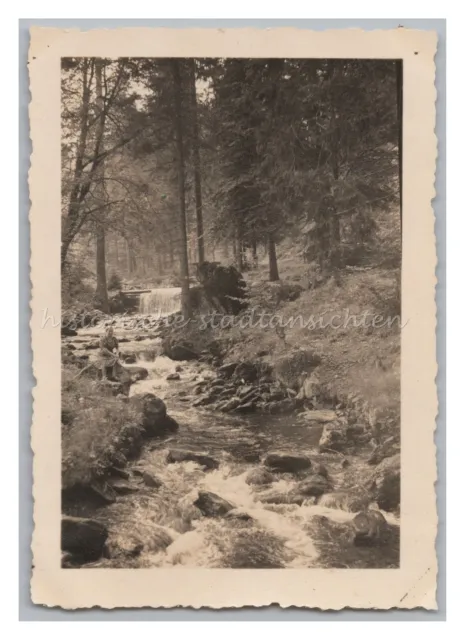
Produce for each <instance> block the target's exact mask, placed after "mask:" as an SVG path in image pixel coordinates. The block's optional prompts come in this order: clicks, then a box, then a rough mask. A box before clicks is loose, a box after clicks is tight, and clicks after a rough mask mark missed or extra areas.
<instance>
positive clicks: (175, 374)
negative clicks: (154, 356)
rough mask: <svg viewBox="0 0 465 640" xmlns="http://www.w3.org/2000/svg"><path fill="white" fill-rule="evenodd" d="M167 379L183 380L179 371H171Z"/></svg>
mask: <svg viewBox="0 0 465 640" xmlns="http://www.w3.org/2000/svg"><path fill="white" fill-rule="evenodd" d="M166 379H167V380H181V376H180V375H179V373H169V374H168V375H167V376H166Z"/></svg>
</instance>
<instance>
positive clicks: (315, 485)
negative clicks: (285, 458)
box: [297, 474, 329, 496]
mask: <svg viewBox="0 0 465 640" xmlns="http://www.w3.org/2000/svg"><path fill="white" fill-rule="evenodd" d="M328 489H329V482H328V480H327V479H326V478H324V477H323V476H319V475H316V474H315V475H311V476H310V477H308V478H305V480H302V482H299V484H298V486H297V492H298V493H300V494H302V495H304V496H321V495H323V493H326V491H328Z"/></svg>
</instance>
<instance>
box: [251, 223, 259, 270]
mask: <svg viewBox="0 0 465 640" xmlns="http://www.w3.org/2000/svg"><path fill="white" fill-rule="evenodd" d="M252 265H253V268H254V269H256V268H257V267H258V255H257V237H256V235H255V232H254V233H253V235H252Z"/></svg>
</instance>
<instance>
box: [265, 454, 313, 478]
mask: <svg viewBox="0 0 465 640" xmlns="http://www.w3.org/2000/svg"><path fill="white" fill-rule="evenodd" d="M264 464H265V466H266V467H268V468H269V469H271V470H272V471H278V472H281V473H297V472H299V471H304V470H305V469H310V468H311V466H312V463H311V460H310V459H309V458H307V456H305V455H303V454H299V453H282V452H275V453H269V454H268V455H267V456H266V457H265V460H264Z"/></svg>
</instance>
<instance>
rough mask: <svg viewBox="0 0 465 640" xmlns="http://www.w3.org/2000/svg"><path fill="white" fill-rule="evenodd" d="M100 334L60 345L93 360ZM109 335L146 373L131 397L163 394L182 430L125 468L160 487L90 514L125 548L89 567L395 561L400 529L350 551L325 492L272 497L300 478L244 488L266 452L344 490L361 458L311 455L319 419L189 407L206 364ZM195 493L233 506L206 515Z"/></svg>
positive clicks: (345, 522) (338, 511)
mask: <svg viewBox="0 0 465 640" xmlns="http://www.w3.org/2000/svg"><path fill="white" fill-rule="evenodd" d="M101 331H102V330H101V329H100V331H99V332H98V331H97V330H95V329H85V330H80V331H79V334H78V336H77V337H75V338H70V339H66V341H69V342H72V343H73V344H74V346H75V348H76V350H77V352H78V353H79V352H81V353H88V354H89V355H90V357H91V358H92V357H93V355H95V353H96V352H95V351H90V350H89V351H88V350H86V346H87V344H88V342H89V339H95V338H96V335H100V333H101ZM141 333H143V334H144V335H141ZM136 334H137V335H136ZM115 335H116V337H117V338H118V339H120V338H122V337H123V336H124V338H126V339H127V338H129V341H127V342H123V343H121V345H120V348H121V351H123V352H135V353H137V361H136V362H135V363H134V364H135V365H137V366H141V367H145V368H146V369H147V370H148V372H149V375H148V377H147V378H146V379H145V380H140V381H138V382H136V383H134V384H133V385H132V387H131V390H130V395H133V394H138V393H144V392H150V393H154V394H155V395H156V396H158V397H160V398H161V399H163V400H164V401H165V403H166V405H167V409H168V412H169V414H170V415H171V416H173V417H174V418H175V419H176V420H177V422H178V423H179V431H178V432H177V433H176V434H174V435H172V436H170V437H168V438H166V439H164V440H155V439H154V440H149V441H148V442H147V443H146V445H145V447H144V449H143V452H142V454H141V457H140V458H139V459H138V460H137V461H135V462H132V463H131V466H130V467H128V471H130V472H131V468H133V469H134V472H136V471H137V473H138V475H137V476H136V475H134V474H132V475H131V479H136V480H139V481H140V475H141V473H142V472H143V471H147V472H149V473H150V474H152V475H153V476H156V478H158V479H159V480H160V481H161V482H162V485H161V486H160V487H159V488H151V487H148V486H146V485H145V484H144V483H143V482H141V481H140V482H139V483H138V485H137V488H138V490H137V491H136V492H134V493H129V494H127V495H121V496H118V498H117V501H116V502H115V503H113V504H110V505H108V506H105V507H102V508H100V509H99V510H98V512H97V513H95V515H94V516H93V517H95V518H98V520H100V521H101V522H103V523H105V524H106V525H107V527H108V529H109V532H110V536H109V538H110V540H111V541H112V543H113V544H114V545H115V547H116V548H118V549H123V550H126V551H127V553H125V554H122V555H121V554H120V555H118V554H116V555H115V556H112V558H111V559H102V560H100V561H99V562H98V563H93V564H89V565H86V566H89V567H95V566H101V567H144V568H148V567H166V566H172V567H183V566H191V567H223V568H224V567H228V568H242V567H245V568H251V567H257V568H284V567H288V568H303V567H338V568H341V567H343V568H344V567H347V568H355V567H356V568H366V567H376V568H388V567H395V566H398V554H399V548H398V535H397V537H396V539H395V542H394V543H393V544H391V545H388V546H384V547H382V546H381V547H373V548H363V547H355V546H354V545H353V544H352V542H351V538H350V525H349V523H350V521H351V520H352V519H353V517H354V515H355V514H354V512H353V511H352V512H351V511H349V510H346V509H345V508H344V504H342V505H337V506H334V505H333V504H331V503H328V506H326V505H325V503H326V502H327V501H326V500H325V499H324V496H323V497H322V498H320V500H319V501H318V504H316V503H315V502H316V499H315V498H308V499H306V500H304V502H303V503H302V504H286V503H284V504H283V503H281V504H280V500H279V499H278V500H275V501H274V499H273V497H272V496H273V495H277V494H279V495H286V494H288V493H289V491H291V490H292V489H293V487H295V486H296V483H297V482H298V481H299V480H301V479H302V477H303V476H301V477H299V476H295V475H292V474H286V473H281V474H274V482H272V483H271V485H265V486H262V485H250V484H247V482H246V478H247V474H248V473H250V471H251V469H254V468H258V467H260V466H261V465H260V459H262V458H263V456H264V455H265V454H266V453H267V452H269V451H291V452H294V453H298V454H306V455H308V456H309V457H310V459H313V460H318V462H319V463H323V464H324V465H325V467H326V468H327V470H328V473H329V477H330V480H331V483H332V486H333V491H339V492H341V491H343V490H344V487H345V484H346V481H347V477H348V476H347V474H348V473H350V471H348V470H347V465H351V466H350V467H349V469H357V467H358V466H359V465H360V464H362V462H360V460H357V459H352V460H350V459H346V465H343V464H341V456H340V455H335V454H320V453H318V442H319V438H320V435H321V431H322V428H323V427H322V425H319V426H318V427H309V426H308V424H306V422H305V420H304V418H303V416H301V415H298V414H297V415H291V416H282V415H281V416H278V415H257V414H254V415H247V416H233V415H228V414H223V413H215V412H213V411H208V410H206V409H204V408H200V407H199V408H196V407H193V406H192V395H191V394H192V389H193V387H194V386H195V384H196V383H197V382H198V381H199V380H202V379H204V380H205V379H206V380H208V379H213V378H214V377H215V374H214V372H213V370H211V369H210V368H209V367H208V366H206V365H204V364H200V363H197V362H174V361H172V360H170V359H169V358H167V357H164V356H161V355H156V353H157V349H158V351H159V350H160V340H159V339H158V338H156V337H154V336H153V335H152V336H151V337H145V335H147V331H145V330H138V331H137V330H136V331H131V330H128V329H123V330H121V329H120V328H119V327H118V326H117V325H116V326H115ZM148 335H150V334H148ZM134 338H137V340H134ZM153 358H154V359H153ZM176 369H178V370H179V369H180V371H179V375H180V380H176V381H168V380H166V377H167V375H168V374H171V373H173V372H175V371H176ZM170 448H175V449H184V450H189V451H194V452H202V453H205V454H208V455H209V456H211V457H213V458H215V460H217V461H218V462H219V466H218V468H217V469H214V470H207V471H205V470H204V469H203V468H202V467H201V466H199V465H198V464H197V463H196V462H193V461H187V462H179V463H174V464H167V461H166V457H167V453H168V450H169V449H170ZM346 458H347V457H346ZM199 491H209V492H213V493H215V494H217V495H218V496H221V498H223V499H225V500H227V501H229V502H231V503H232V504H233V505H235V507H237V509H235V510H234V511H233V512H232V513H230V514H228V515H227V516H226V517H212V518H209V517H204V516H203V515H202V513H201V512H200V511H199V509H198V508H197V507H196V506H194V504H193V503H194V501H195V500H196V498H197V496H198V492H199ZM281 502H282V501H281ZM76 515H77V514H76ZM383 515H384V516H385V518H386V520H387V521H388V522H389V523H390V524H391V525H394V527H393V528H394V529H395V530H398V524H399V522H398V520H396V518H395V517H394V516H393V515H392V514H388V513H383ZM135 550H137V551H135ZM132 551H133V552H132Z"/></svg>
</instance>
